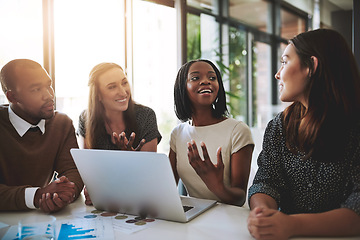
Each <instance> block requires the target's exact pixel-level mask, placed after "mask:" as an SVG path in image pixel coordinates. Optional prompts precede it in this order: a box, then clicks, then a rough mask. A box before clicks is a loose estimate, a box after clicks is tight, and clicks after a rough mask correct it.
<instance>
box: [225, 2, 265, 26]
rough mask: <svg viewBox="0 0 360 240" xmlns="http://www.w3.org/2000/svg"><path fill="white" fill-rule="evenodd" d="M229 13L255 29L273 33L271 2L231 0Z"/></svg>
mask: <svg viewBox="0 0 360 240" xmlns="http://www.w3.org/2000/svg"><path fill="white" fill-rule="evenodd" d="M229 14H230V17H231V18H234V19H237V20H239V21H240V22H242V23H245V24H247V25H249V26H251V27H253V28H255V29H258V30H261V31H264V32H268V33H271V31H272V30H271V22H272V21H271V16H272V15H271V4H270V3H269V2H267V1H262V0H252V1H248V0H230V2H229Z"/></svg>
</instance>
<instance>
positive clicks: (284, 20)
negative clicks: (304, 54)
mask: <svg viewBox="0 0 360 240" xmlns="http://www.w3.org/2000/svg"><path fill="white" fill-rule="evenodd" d="M280 15H281V37H282V38H284V39H291V38H293V37H295V36H296V35H298V34H299V33H302V32H305V31H306V21H305V19H304V18H301V17H299V16H297V15H295V14H293V13H291V12H289V11H286V10H285V9H281V10H280Z"/></svg>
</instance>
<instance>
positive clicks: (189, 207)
mask: <svg viewBox="0 0 360 240" xmlns="http://www.w3.org/2000/svg"><path fill="white" fill-rule="evenodd" d="M183 208H184V212H187V211H189V210H190V209H192V208H194V207H191V206H183Z"/></svg>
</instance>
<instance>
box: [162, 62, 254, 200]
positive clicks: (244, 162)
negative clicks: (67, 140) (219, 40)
mask: <svg viewBox="0 0 360 240" xmlns="http://www.w3.org/2000/svg"><path fill="white" fill-rule="evenodd" d="M174 101H175V113H176V115H177V117H178V118H179V119H180V120H181V121H182V122H183V123H181V124H179V125H178V126H177V127H175V128H174V129H173V131H172V133H171V140H170V147H171V149H170V153H169V158H170V162H171V165H172V169H173V171H174V176H175V179H176V182H178V180H179V178H181V180H182V182H183V183H184V185H185V187H186V189H187V192H188V193H189V195H190V196H192V197H197V198H204V199H214V200H217V201H221V202H224V203H228V204H234V205H238V206H242V205H243V204H244V202H245V197H246V191H247V189H246V188H247V183H248V177H249V172H250V165H251V155H252V151H253V148H254V142H253V140H252V137H251V132H250V129H249V127H248V126H247V125H246V124H245V123H243V122H240V121H236V120H234V119H231V118H228V117H226V115H227V108H226V98H225V90H224V86H223V83H222V79H221V75H220V72H219V70H218V69H217V68H216V66H215V65H214V64H213V63H212V62H211V61H208V60H202V59H201V60H194V61H190V62H188V63H186V64H184V65H183V66H182V67H181V68H180V70H179V72H178V75H177V78H176V82H175V86H174ZM205 143H206V145H205ZM197 144H200V146H201V149H202V151H198V149H197Z"/></svg>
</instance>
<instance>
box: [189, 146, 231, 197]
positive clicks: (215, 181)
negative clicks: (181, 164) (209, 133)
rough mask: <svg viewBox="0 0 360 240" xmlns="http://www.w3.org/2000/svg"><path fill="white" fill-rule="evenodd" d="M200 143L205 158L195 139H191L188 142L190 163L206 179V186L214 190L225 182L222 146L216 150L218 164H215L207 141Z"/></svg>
mask: <svg viewBox="0 0 360 240" xmlns="http://www.w3.org/2000/svg"><path fill="white" fill-rule="evenodd" d="M200 144H201V149H202V151H203V156H204V160H202V159H201V157H200V155H199V152H198V149H197V146H196V143H195V141H194V140H191V142H190V143H188V158H189V163H190V165H191V166H192V167H193V168H194V170H195V172H196V173H197V174H198V175H199V177H200V178H201V179H202V180H203V181H204V183H205V184H206V186H207V187H208V188H209V189H210V190H213V189H214V188H216V187H218V186H219V185H222V184H223V182H224V180H223V178H224V163H223V160H222V156H221V147H219V148H218V150H217V152H216V155H217V164H216V165H214V164H213V163H212V162H211V160H210V157H209V154H208V151H207V148H206V145H205V143H204V142H201V143H200Z"/></svg>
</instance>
